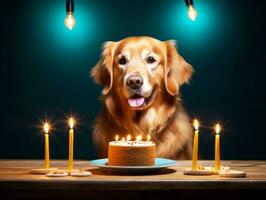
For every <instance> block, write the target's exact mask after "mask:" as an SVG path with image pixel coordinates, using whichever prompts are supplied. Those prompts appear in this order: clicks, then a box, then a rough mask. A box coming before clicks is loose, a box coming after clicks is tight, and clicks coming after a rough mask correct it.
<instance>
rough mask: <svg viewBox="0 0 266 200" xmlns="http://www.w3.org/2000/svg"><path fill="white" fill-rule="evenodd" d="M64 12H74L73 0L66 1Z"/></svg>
mask: <svg viewBox="0 0 266 200" xmlns="http://www.w3.org/2000/svg"><path fill="white" fill-rule="evenodd" d="M66 12H74V0H67V1H66Z"/></svg>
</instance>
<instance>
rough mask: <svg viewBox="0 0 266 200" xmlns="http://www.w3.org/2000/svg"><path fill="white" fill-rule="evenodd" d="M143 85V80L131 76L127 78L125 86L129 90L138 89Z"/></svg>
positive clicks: (139, 77)
mask: <svg viewBox="0 0 266 200" xmlns="http://www.w3.org/2000/svg"><path fill="white" fill-rule="evenodd" d="M142 85H143V78H142V77H141V76H137V75H131V76H129V77H128V78H127V86H128V87H130V88H131V89H140V88H141V86H142Z"/></svg>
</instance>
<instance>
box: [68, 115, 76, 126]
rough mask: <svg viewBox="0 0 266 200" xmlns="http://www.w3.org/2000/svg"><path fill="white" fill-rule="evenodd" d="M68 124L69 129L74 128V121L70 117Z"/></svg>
mask: <svg viewBox="0 0 266 200" xmlns="http://www.w3.org/2000/svg"><path fill="white" fill-rule="evenodd" d="M68 123H69V127H70V128H73V127H74V124H75V120H74V118H73V117H70V118H69V120H68Z"/></svg>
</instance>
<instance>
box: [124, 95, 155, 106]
mask: <svg viewBox="0 0 266 200" xmlns="http://www.w3.org/2000/svg"><path fill="white" fill-rule="evenodd" d="M153 93H154V92H152V93H151V95H150V96H149V97H146V98H145V97H143V96H141V95H139V94H134V95H132V96H131V97H130V98H129V99H128V100H127V101H128V105H129V106H130V107H131V108H140V107H143V106H145V105H148V104H149V103H150V102H151V100H152V97H153Z"/></svg>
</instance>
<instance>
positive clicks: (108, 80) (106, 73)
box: [91, 42, 117, 95]
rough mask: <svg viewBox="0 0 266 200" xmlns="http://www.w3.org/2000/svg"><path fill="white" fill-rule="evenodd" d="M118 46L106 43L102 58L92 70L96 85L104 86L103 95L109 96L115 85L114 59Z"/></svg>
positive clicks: (114, 43) (113, 43)
mask: <svg viewBox="0 0 266 200" xmlns="http://www.w3.org/2000/svg"><path fill="white" fill-rule="evenodd" d="M116 44H117V43H116V42H105V43H104V45H103V52H102V55H101V58H100V60H99V61H98V63H97V64H96V65H95V66H94V67H93V68H92V70H91V76H92V77H93V78H94V80H95V81H96V83H98V84H101V85H103V86H104V88H103V91H102V93H103V95H107V94H108V93H109V92H110V90H111V88H112V85H113V60H114V59H113V58H114V52H115V48H116Z"/></svg>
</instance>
